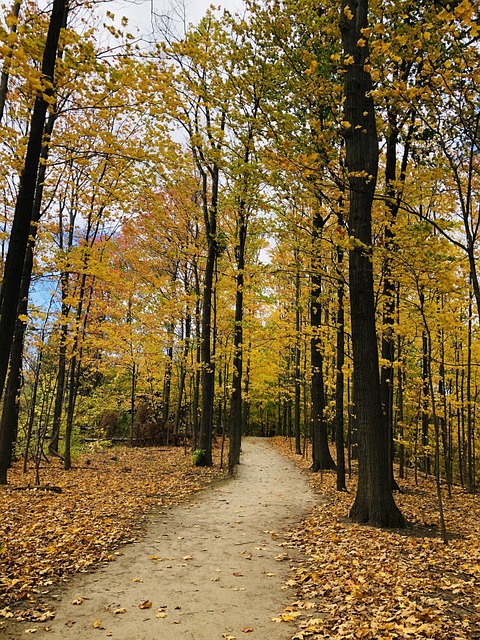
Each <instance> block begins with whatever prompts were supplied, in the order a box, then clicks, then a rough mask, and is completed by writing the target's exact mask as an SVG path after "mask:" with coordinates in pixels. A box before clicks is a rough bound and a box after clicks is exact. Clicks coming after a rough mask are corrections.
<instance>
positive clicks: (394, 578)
mask: <svg viewBox="0 0 480 640" xmlns="http://www.w3.org/2000/svg"><path fill="white" fill-rule="evenodd" d="M274 445H275V446H276V448H277V449H279V450H281V451H282V452H283V453H284V455H286V456H288V457H289V458H290V459H292V460H293V461H294V462H295V463H296V465H297V466H299V467H301V468H304V469H307V468H308V466H309V464H310V463H309V462H307V461H306V460H302V459H301V458H300V456H296V455H295V454H294V453H293V451H292V445H291V442H289V441H288V440H286V439H281V438H276V439H275V440H274ZM308 479H309V484H310V486H311V488H312V489H313V491H314V492H320V493H321V494H322V497H323V498H324V502H323V503H322V504H321V505H320V506H318V507H316V508H314V509H313V511H312V512H311V513H310V514H309V516H308V518H306V519H305V520H304V521H302V522H301V523H300V525H299V526H298V527H297V528H296V529H295V530H294V531H292V532H290V534H289V535H288V536H287V539H288V541H289V543H290V544H291V545H293V546H294V547H295V548H296V549H297V550H300V551H301V552H302V561H301V562H300V563H299V564H298V566H297V567H296V569H294V570H293V572H292V576H291V578H290V580H289V581H288V584H289V585H291V586H294V587H295V588H296V595H297V600H296V602H294V603H292V605H291V606H290V607H288V611H285V612H284V613H283V614H282V615H281V616H280V617H281V618H282V619H284V620H287V621H289V620H292V617H293V618H294V619H295V622H296V626H297V629H298V630H297V633H296V634H295V635H294V636H293V638H294V639H295V640H303V639H306V638H309V639H310V638H312V639H314V640H315V639H317V638H330V639H335V640H337V639H340V638H342V639H343V638H349V639H357V638H362V639H367V640H393V639H397V638H405V639H410V640H415V639H417V638H434V639H435V640H478V639H480V497H479V496H478V495H471V494H469V493H467V492H466V491H465V490H463V489H462V488H461V487H452V497H451V498H449V497H448V496H447V490H446V488H445V487H443V488H442V493H443V508H444V512H445V520H446V526H447V531H448V538H449V542H448V544H447V545H445V544H444V542H443V541H442V537H441V534H440V527H439V515H438V501H437V494H436V487H435V483H434V480H433V478H428V479H425V478H424V477H423V476H422V475H421V474H420V473H418V476H417V482H415V477H414V473H413V470H412V469H409V470H408V478H406V479H402V480H399V481H398V482H399V485H400V488H401V490H402V493H396V494H395V501H396V502H397V504H398V506H399V507H400V510H401V511H402V513H403V514H404V516H405V517H406V518H407V520H408V523H409V527H408V528H407V529H405V530H404V531H396V530H379V529H376V528H373V527H369V526H365V525H359V524H355V523H352V522H351V521H350V520H348V518H347V515H348V511H349V508H350V506H351V504H352V502H353V497H354V495H355V490H356V483H355V479H354V478H352V479H351V480H347V484H348V490H349V493H342V492H337V491H336V476H335V473H334V472H326V473H323V474H309V476H308Z"/></svg>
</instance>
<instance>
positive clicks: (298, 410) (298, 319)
mask: <svg viewBox="0 0 480 640" xmlns="http://www.w3.org/2000/svg"><path fill="white" fill-rule="evenodd" d="M295 254H296V255H295V258H296V262H297V271H296V274H295V371H294V376H295V408H294V432H295V453H296V454H297V455H298V456H301V455H302V441H301V429H300V418H301V414H302V407H301V400H302V398H301V391H302V389H301V379H300V375H301V374H300V362H301V356H302V346H301V330H302V315H301V311H300V265H299V264H298V249H296V250H295Z"/></svg>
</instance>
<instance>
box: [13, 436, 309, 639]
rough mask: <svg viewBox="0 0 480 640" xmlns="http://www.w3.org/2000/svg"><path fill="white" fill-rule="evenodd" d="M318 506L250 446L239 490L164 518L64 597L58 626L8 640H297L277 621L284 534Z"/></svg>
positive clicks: (16, 631) (283, 465)
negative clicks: (32, 638)
mask: <svg viewBox="0 0 480 640" xmlns="http://www.w3.org/2000/svg"><path fill="white" fill-rule="evenodd" d="M316 501H317V498H315V497H314V496H313V495H312V493H311V492H310V490H309V487H308V485H307V483H306V481H305V479H304V477H303V476H302V474H301V473H300V472H299V471H298V470H297V469H296V468H295V467H294V466H293V465H292V463H290V462H289V461H288V460H285V459H284V458H283V457H282V456H281V455H280V454H278V453H277V452H276V451H274V450H273V449H272V448H271V447H270V446H269V445H268V444H267V443H266V442H264V441H262V440H260V439H256V438H251V439H247V440H246V441H245V442H244V444H243V454H242V464H241V465H240V467H239V471H238V477H237V478H236V479H235V480H233V481H228V482H225V483H222V484H220V485H217V486H214V487H213V488H211V489H208V490H207V491H205V492H202V493H201V494H200V495H199V496H197V497H196V499H195V500H194V501H193V502H191V503H190V504H188V505H186V506H182V507H174V508H172V509H167V510H162V511H160V512H158V513H156V514H154V515H153V516H152V521H151V524H150V525H149V527H148V531H147V534H146V536H145V539H144V540H142V542H140V543H137V544H134V545H131V546H127V547H124V548H123V549H122V550H121V551H122V553H123V555H120V556H119V558H118V559H117V560H116V561H115V562H113V563H111V564H108V565H106V566H105V567H104V568H101V569H99V570H98V571H97V572H95V573H92V574H85V575H79V576H77V577H76V578H74V580H73V581H72V583H71V585H70V586H69V587H67V588H65V589H64V590H62V591H61V592H60V593H59V597H58V599H57V600H56V602H55V605H54V606H55V609H56V611H57V615H56V617H55V619H54V620H52V621H49V622H48V623H41V624H35V623H31V622H27V623H23V624H17V625H15V627H13V628H12V630H11V632H10V631H9V632H7V640H16V639H17V638H20V637H22V638H25V632H26V630H27V629H32V628H37V632H36V633H35V638H37V639H39V638H45V639H46V638H50V639H53V638H57V639H60V638H61V639H62V640H64V639H65V640H69V639H72V640H77V639H81V640H90V639H91V638H92V639H93V638H95V639H96V640H98V639H99V638H102V637H112V638H115V639H116V640H180V639H181V640H216V639H217V638H218V639H219V640H222V638H230V639H231V638H232V637H234V638H237V639H238V640H240V638H242V637H251V638H252V640H272V639H275V640H287V639H289V638H290V637H291V633H292V631H291V629H290V627H289V625H288V624H286V623H283V622H282V623H275V622H272V621H271V618H272V617H274V616H276V615H277V614H278V613H280V612H281V611H282V608H283V607H284V606H286V605H287V604H288V603H289V601H290V598H289V594H288V591H284V590H283V588H284V586H285V584H284V583H285V580H286V578H287V572H288V567H289V562H288V561H282V559H285V554H288V553H289V552H288V550H287V549H286V548H284V547H283V546H282V529H283V528H284V527H286V526H287V525H288V524H289V523H293V522H295V521H298V519H299V518H300V517H301V516H302V515H303V514H305V512H306V511H307V510H308V508H309V507H311V506H313V504H315V502H316ZM286 560H288V558H286ZM74 602H78V603H80V604H73V603H74ZM149 603H151V606H149ZM142 604H143V606H144V607H145V608H140V606H139V605H142ZM47 625H48V627H49V630H48V631H46V630H45V627H46V626H47ZM94 625H95V626H94ZM247 629H253V631H252V632H251V635H244V633H247V631H246V630H247ZM243 630H245V631H243ZM242 631H243V633H242Z"/></svg>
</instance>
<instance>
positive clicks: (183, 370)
mask: <svg viewBox="0 0 480 640" xmlns="http://www.w3.org/2000/svg"><path fill="white" fill-rule="evenodd" d="M191 327H192V316H191V315H190V312H189V311H187V316H186V318H185V335H184V340H185V344H184V347H183V358H182V361H181V363H180V378H179V381H178V395H177V406H176V408H175V433H178V432H179V431H180V422H181V418H182V404H183V394H184V392H185V378H186V376H187V358H188V352H189V350H190V337H191Z"/></svg>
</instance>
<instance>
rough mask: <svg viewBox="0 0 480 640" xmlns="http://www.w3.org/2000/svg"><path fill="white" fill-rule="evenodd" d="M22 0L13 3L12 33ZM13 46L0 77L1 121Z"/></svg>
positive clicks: (6, 56) (6, 55) (5, 58)
mask: <svg viewBox="0 0 480 640" xmlns="http://www.w3.org/2000/svg"><path fill="white" fill-rule="evenodd" d="M21 5H22V3H21V0H15V2H14V3H13V7H12V11H11V13H10V16H11V17H12V18H13V21H12V23H11V25H10V33H17V19H18V16H19V13H20V7H21ZM12 56H13V48H12V47H9V48H8V49H7V52H6V54H5V57H4V61H3V68H2V75H1V77H0V122H1V121H2V119H3V112H4V111H5V104H6V102H7V94H8V80H9V78H10V68H11V64H12Z"/></svg>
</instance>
